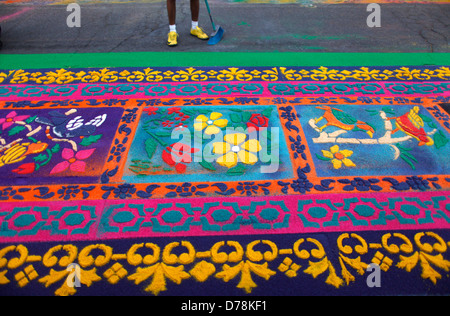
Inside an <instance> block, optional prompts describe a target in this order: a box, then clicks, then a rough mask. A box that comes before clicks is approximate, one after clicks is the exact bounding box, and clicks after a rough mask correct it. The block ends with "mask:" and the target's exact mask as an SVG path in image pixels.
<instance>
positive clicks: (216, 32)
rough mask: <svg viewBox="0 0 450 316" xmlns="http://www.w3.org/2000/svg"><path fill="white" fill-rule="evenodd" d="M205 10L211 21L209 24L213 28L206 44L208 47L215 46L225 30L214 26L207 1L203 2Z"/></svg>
mask: <svg viewBox="0 0 450 316" xmlns="http://www.w3.org/2000/svg"><path fill="white" fill-rule="evenodd" d="M205 4H206V8H207V9H208V14H209V18H210V19H211V24H212V27H213V30H214V32H213V33H212V34H211V36H210V37H209V41H208V44H209V45H216V44H217V43H219V42H220V41H221V40H222V37H223V33H225V30H224V29H223V28H222V27H221V26H220V25H217V27H216V25H215V24H214V21H213V18H212V16H211V9H210V8H209V4H208V0H205Z"/></svg>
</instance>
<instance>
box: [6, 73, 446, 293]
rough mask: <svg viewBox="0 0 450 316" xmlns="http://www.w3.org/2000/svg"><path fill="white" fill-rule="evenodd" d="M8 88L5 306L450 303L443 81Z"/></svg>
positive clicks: (37, 82)
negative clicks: (33, 302)
mask: <svg viewBox="0 0 450 316" xmlns="http://www.w3.org/2000/svg"><path fill="white" fill-rule="evenodd" d="M0 83H1V85H0V169H1V172H0V186H1V187H0V200H1V204H0V221H1V226H0V292H1V293H2V294H4V295H22V294H24V295H25V294H26V295H93V294H114V295H120V294H127V295H142V294H143V295H241V296H242V295H301V294H331V295H340V294H352V295H361V294H428V293H431V294H450V286H449V284H450V283H449V271H450V261H449V260H450V255H449V250H448V248H449V246H450V230H449V229H450V201H449V198H450V195H449V191H448V190H449V188H450V159H449V153H450V151H449V148H450V144H449V140H450V135H449V133H450V116H449V114H448V113H447V112H446V109H447V110H448V104H449V102H450V68H449V67H447V66H445V65H444V66H429V67H197V68H194V67H190V68H103V69H100V68H99V69H93V68H89V69H39V70H36V69H34V70H19V69H18V70H5V71H0ZM377 267H378V268H379V270H378V271H379V272H380V275H379V279H380V280H379V281H381V284H379V283H377V282H376V281H377V278H374V277H373V275H372V273H371V271H375V272H376V271H377ZM372 269H373V270H372ZM371 276H372V279H373V280H371ZM379 285H381V287H378V286H379Z"/></svg>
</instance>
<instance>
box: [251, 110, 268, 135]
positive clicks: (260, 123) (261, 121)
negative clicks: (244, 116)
mask: <svg viewBox="0 0 450 316" xmlns="http://www.w3.org/2000/svg"><path fill="white" fill-rule="evenodd" d="M267 126H269V119H268V118H267V117H265V116H263V115H261V114H259V113H255V114H252V117H251V118H250V120H249V121H248V122H247V128H248V129H249V131H250V132H251V131H252V130H257V131H260V130H262V129H264V128H266V127H267Z"/></svg>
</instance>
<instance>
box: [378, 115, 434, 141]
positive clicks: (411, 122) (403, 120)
mask: <svg viewBox="0 0 450 316" xmlns="http://www.w3.org/2000/svg"><path fill="white" fill-rule="evenodd" d="M387 119H388V120H395V125H396V127H397V128H396V129H394V130H393V131H392V134H394V133H396V132H398V131H399V130H400V131H402V132H404V133H405V134H406V135H409V136H411V137H413V138H415V139H417V140H418V141H419V146H423V145H427V146H432V145H434V141H433V139H432V138H431V137H429V136H428V135H427V133H426V132H425V130H424V129H423V126H424V123H423V119H422V118H421V117H420V115H419V107H418V106H415V107H414V108H412V109H411V110H410V111H409V112H407V113H405V114H403V115H402V116H398V117H391V118H387Z"/></svg>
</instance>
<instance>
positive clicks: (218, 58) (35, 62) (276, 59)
mask: <svg viewBox="0 0 450 316" xmlns="http://www.w3.org/2000/svg"><path fill="white" fill-rule="evenodd" d="M449 64H450V53H284V52H283V53H234V52H233V53H225V52H206V53H205V52H202V53H198V52H181V53H178V52H134V53H83V54H17V55H12V54H0V69H20V68H21V69H40V68H83V67H92V68H98V67H191V66H192V67H202V66H209V67H214V66H236V67H243V66H255V67H256V66H264V67H271V66H273V67H276V66H286V67H289V66H291V67H292V66H425V65H439V66H446V65H449Z"/></svg>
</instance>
